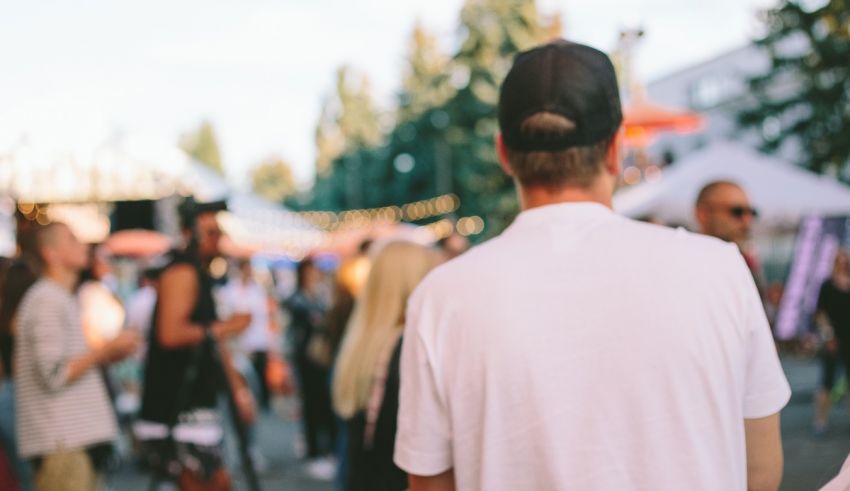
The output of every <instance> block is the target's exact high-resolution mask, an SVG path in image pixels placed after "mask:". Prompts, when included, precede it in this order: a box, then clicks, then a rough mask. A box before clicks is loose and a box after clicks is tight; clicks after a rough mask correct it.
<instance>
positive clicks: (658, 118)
mask: <svg viewBox="0 0 850 491" xmlns="http://www.w3.org/2000/svg"><path fill="white" fill-rule="evenodd" d="M702 123H703V117H702V116H701V115H699V114H697V113H692V112H687V111H679V110H677V109H672V108H668V107H664V106H660V105H657V104H653V103H651V102H649V101H647V100H646V99H644V98H643V97H640V96H639V97H636V98H635V99H634V100H633V101H632V102H631V103H629V104H628V105H627V106H626V107H625V108H624V109H623V128H624V133H625V144H626V145H627V146H629V147H638V148H642V147H645V146H647V145H648V144H649V142H650V141H651V140H652V138H653V137H655V136H656V135H658V134H659V133H663V132H665V131H675V132H677V133H690V132H693V131H697V130H699V129H701V128H702Z"/></svg>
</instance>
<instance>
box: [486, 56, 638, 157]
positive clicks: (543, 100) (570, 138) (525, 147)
mask: <svg viewBox="0 0 850 491" xmlns="http://www.w3.org/2000/svg"><path fill="white" fill-rule="evenodd" d="M541 112H549V113H554V114H558V115H560V116H564V117H565V118H567V119H569V120H570V121H572V122H573V123H575V125H576V128H575V130H574V131H571V132H569V133H566V134H559V135H536V134H523V133H522V131H521V127H522V123H523V122H524V121H525V120H526V119H527V118H528V117H530V116H532V115H534V114H537V113H541ZM622 122H623V112H622V108H621V106H620V89H619V86H618V85H617V75H616V74H615V73H614V65H613V64H612V63H611V60H610V59H608V56H607V55H605V53H602V52H601V51H599V50H596V49H594V48H591V47H589V46H584V45H581V44H576V43H571V42H568V41H564V40H562V39H561V40H557V41H553V42H551V43H549V44H544V45H542V46H538V47H536V48H533V49H531V50H529V51H525V52H522V53H520V54H519V55H517V57H516V58H515V59H514V64H513V67H511V70H510V72H508V76H507V77H506V78H505V81H504V83H502V90H501V94H500V95H499V127H500V129H501V131H502V138H503V141H504V142H505V145H506V146H507V147H508V148H510V149H511V150H515V151H519V152H536V151H539V152H556V151H559V150H566V149H567V148H570V147H580V146H589V145H593V144H596V143H599V142H602V141H605V140H609V139H611V138H612V137H613V136H614V135H615V134H616V133H617V130H619V128H620V124H621V123H622Z"/></svg>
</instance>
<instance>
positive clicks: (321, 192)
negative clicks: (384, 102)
mask: <svg viewBox="0 0 850 491" xmlns="http://www.w3.org/2000/svg"><path fill="white" fill-rule="evenodd" d="M335 89H336V90H335V92H334V94H333V96H331V97H329V98H327V99H326V100H325V103H324V104H323V108H322V113H321V117H320V120H319V124H318V126H317V128H316V154H317V159H316V183H315V185H314V188H313V196H314V198H313V200H312V203H311V206H312V207H314V208H322V209H330V210H342V209H348V208H362V207H365V206H366V203H367V202H369V201H370V200H371V199H373V197H374V196H373V194H372V193H373V190H372V189H370V183H369V176H370V175H372V174H373V173H374V171H375V170H374V169H372V167H373V166H375V165H382V164H384V162H383V161H381V160H376V159H375V158H374V155H373V152H372V151H373V150H374V149H375V148H377V147H378V146H379V145H380V143H381V142H382V141H383V138H384V134H383V131H382V130H381V125H380V114H379V112H378V110H377V109H376V107H375V103H374V100H373V98H372V92H371V87H370V84H369V81H368V79H367V78H366V77H364V76H357V75H356V74H354V73H353V72H352V71H351V70H350V69H349V68H347V67H342V68H340V69H339V70H338V71H337V78H336V87H335Z"/></svg>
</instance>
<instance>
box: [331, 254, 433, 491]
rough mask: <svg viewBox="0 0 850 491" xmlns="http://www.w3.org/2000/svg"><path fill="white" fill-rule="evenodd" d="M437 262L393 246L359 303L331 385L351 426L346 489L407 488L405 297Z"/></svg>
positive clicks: (381, 258)
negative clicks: (400, 463) (400, 436)
mask: <svg viewBox="0 0 850 491" xmlns="http://www.w3.org/2000/svg"><path fill="white" fill-rule="evenodd" d="M437 261H438V257H437V254H436V253H435V252H434V251H432V250H430V249H427V248H425V247H423V246H420V245H417V244H413V243H410V242H394V243H390V244H388V245H387V246H385V247H384V248H383V249H382V250H381V251H380V252H379V253H378V255H377V257H376V258H375V260H374V262H373V264H372V270H371V272H370V275H369V279H368V280H367V281H366V285H365V287H364V289H363V291H362V292H361V296H360V298H359V299H358V301H357V304H356V306H355V308H354V313H353V314H352V317H351V320H350V322H349V325H348V330H347V332H346V335H345V338H344V339H343V343H342V348H341V350H340V354H339V359H338V361H337V365H336V369H335V371H334V382H333V402H334V409H335V410H336V412H337V414H339V416H340V417H342V418H343V419H345V420H346V421H347V426H348V447H349V448H348V457H349V470H348V473H349V474H348V479H347V481H348V482H347V489H348V491H360V490H369V491H390V490H392V491H395V490H403V489H407V475H406V474H405V473H404V471H402V470H401V469H399V468H398V467H396V466H395V464H394V463H393V457H392V456H393V448H394V445H395V432H396V415H397V413H398V388H399V357H400V346H401V334H402V331H403V328H404V320H405V310H406V306H407V299H408V297H409V296H410V294H411V293H413V290H414V289H415V288H416V286H417V285H418V284H419V282H420V281H421V280H422V279H423V278H424V277H425V275H426V274H427V273H428V272H429V271H430V270H431V269H432V268H433V267H434V266H435V265H436V264H437Z"/></svg>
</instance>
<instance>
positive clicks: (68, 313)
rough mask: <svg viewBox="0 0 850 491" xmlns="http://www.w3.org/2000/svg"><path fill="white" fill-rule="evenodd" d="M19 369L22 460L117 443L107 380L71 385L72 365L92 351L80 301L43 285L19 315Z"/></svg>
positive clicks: (88, 376)
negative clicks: (81, 313)
mask: <svg viewBox="0 0 850 491" xmlns="http://www.w3.org/2000/svg"><path fill="white" fill-rule="evenodd" d="M16 343H17V344H16V348H15V367H16V381H17V389H16V390H17V394H16V404H17V414H18V425H17V435H18V442H19V444H20V454H21V456H23V457H36V456H42V455H48V454H51V453H55V452H57V451H59V450H74V449H81V448H85V447H88V446H91V445H94V444H98V443H105V442H109V441H112V440H114V439H115V437H116V436H117V435H118V431H117V424H116V421H115V414H114V412H113V411H112V406H111V403H110V401H109V396H108V394H107V391H106V387H105V385H104V382H103V378H102V376H101V374H100V373H99V372H98V370H96V369H90V370H89V371H88V372H86V373H85V374H84V375H83V376H81V377H80V378H78V379H77V380H75V381H74V382H72V383H67V382H66V374H67V370H68V363H69V362H71V361H72V360H74V359H75V358H79V357H80V356H83V355H85V354H86V353H87V352H88V350H89V348H88V346H87V344H86V340H85V337H84V335H83V329H82V325H81V321H80V310H79V306H78V303H77V299H76V297H75V296H74V295H73V294H72V293H71V292H70V291H68V290H67V289H65V288H63V287H62V286H61V285H59V284H57V283H55V282H53V281H51V280H48V279H42V280H39V281H38V282H37V283H36V284H35V285H33V286H32V288H30V290H29V291H28V292H27V294H26V295H25V296H24V299H23V301H22V302H21V307H20V310H19V312H18V336H17V337H16Z"/></svg>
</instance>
